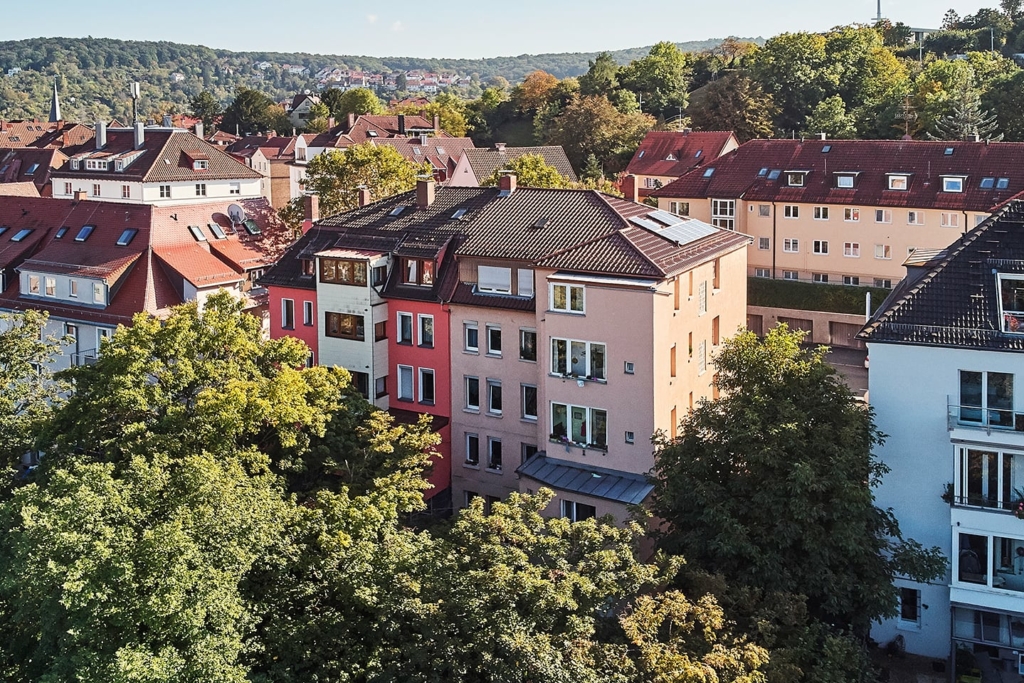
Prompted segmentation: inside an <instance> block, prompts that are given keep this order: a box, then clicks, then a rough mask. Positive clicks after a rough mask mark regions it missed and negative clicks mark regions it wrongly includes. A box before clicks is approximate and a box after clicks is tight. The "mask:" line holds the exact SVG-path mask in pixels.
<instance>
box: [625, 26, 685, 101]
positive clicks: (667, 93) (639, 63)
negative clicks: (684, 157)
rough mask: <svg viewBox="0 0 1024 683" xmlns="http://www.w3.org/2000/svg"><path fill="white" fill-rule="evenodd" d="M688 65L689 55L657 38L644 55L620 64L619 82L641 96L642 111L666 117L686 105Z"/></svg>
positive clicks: (674, 45) (673, 44)
mask: <svg viewBox="0 0 1024 683" xmlns="http://www.w3.org/2000/svg"><path fill="white" fill-rule="evenodd" d="M691 69H692V64H691V61H690V57H689V56H688V55H687V54H686V53H684V52H683V51H682V50H680V49H679V47H678V46H677V45H676V44H675V43H669V42H661V43H657V44H656V45H655V46H654V47H652V48H651V51H650V52H649V53H648V55H647V56H646V57H643V58H641V59H637V60H635V61H633V62H630V64H629V65H627V66H625V67H623V68H622V70H621V71H620V72H619V82H620V83H621V84H622V87H623V88H625V89H626V90H630V91H632V92H633V93H634V94H636V95H637V96H639V97H642V98H643V100H642V103H641V108H642V109H643V110H644V111H647V112H651V113H654V114H656V115H661V116H665V117H666V118H667V117H669V116H673V115H678V114H679V110H680V109H681V108H684V107H685V106H686V94H687V89H688V86H689V84H690V72H691Z"/></svg>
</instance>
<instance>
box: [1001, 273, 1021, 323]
mask: <svg viewBox="0 0 1024 683" xmlns="http://www.w3.org/2000/svg"><path fill="white" fill-rule="evenodd" d="M996 280H997V283H998V285H999V301H1000V304H999V309H1000V312H1001V313H1002V326H1003V332H1009V333H1011V334H1024V275H1016V274H1015V275H1010V274H1007V273H999V274H998V275H996Z"/></svg>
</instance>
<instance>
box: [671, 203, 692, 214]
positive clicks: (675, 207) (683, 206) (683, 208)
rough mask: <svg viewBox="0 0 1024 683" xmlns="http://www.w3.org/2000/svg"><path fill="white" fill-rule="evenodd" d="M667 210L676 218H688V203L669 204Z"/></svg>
mask: <svg viewBox="0 0 1024 683" xmlns="http://www.w3.org/2000/svg"><path fill="white" fill-rule="evenodd" d="M668 210H669V211H670V212H672V213H674V214H675V215H677V216H689V215H690V202H669V203H668Z"/></svg>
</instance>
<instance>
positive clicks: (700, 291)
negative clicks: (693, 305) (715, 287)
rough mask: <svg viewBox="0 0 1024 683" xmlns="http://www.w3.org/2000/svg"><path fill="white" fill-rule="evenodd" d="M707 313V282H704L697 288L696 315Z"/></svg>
mask: <svg viewBox="0 0 1024 683" xmlns="http://www.w3.org/2000/svg"><path fill="white" fill-rule="evenodd" d="M707 312H708V282H707V280H704V281H703V282H701V283H700V286H699V287H698V288H697V315H704V314H705V313H707Z"/></svg>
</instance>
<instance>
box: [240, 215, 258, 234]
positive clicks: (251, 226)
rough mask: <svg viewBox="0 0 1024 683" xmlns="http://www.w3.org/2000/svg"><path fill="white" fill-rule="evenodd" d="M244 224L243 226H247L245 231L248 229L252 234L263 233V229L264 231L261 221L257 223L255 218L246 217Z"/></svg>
mask: <svg viewBox="0 0 1024 683" xmlns="http://www.w3.org/2000/svg"><path fill="white" fill-rule="evenodd" d="M242 225H243V226H245V231H246V232H247V233H249V234H250V235H259V234H260V233H262V232H263V231H262V230H261V229H260V226H259V223H257V222H256V221H254V220H253V219H251V218H246V219H245V220H244V221H243V222H242Z"/></svg>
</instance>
